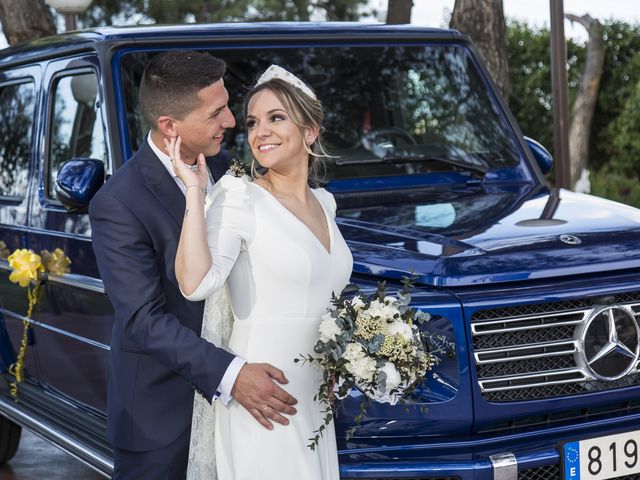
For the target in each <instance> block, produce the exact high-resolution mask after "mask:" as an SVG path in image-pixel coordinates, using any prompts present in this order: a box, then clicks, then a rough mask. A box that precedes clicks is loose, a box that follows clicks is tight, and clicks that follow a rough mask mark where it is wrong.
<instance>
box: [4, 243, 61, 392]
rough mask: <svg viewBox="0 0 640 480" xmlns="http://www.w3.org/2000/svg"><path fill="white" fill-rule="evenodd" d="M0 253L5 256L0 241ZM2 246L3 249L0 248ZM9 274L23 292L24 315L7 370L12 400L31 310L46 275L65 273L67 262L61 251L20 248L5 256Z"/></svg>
mask: <svg viewBox="0 0 640 480" xmlns="http://www.w3.org/2000/svg"><path fill="white" fill-rule="evenodd" d="M0 243H2V245H0V251H3V252H4V253H8V251H7V249H6V245H4V242H0ZM3 246H4V248H2V247H3ZM7 261H8V262H9V267H10V268H11V270H12V271H11V274H10V275H9V280H10V281H11V282H13V283H17V284H18V285H20V286H21V287H23V288H26V289H27V300H28V307H27V314H26V315H25V317H24V318H23V321H22V325H23V328H22V338H21V340H20V349H19V351H18V355H17V357H16V361H15V363H13V364H11V365H10V366H9V368H8V371H9V373H10V374H11V375H13V377H14V378H15V381H13V382H11V383H10V384H9V392H10V394H11V396H12V397H13V398H15V399H16V400H17V398H18V384H19V383H20V382H22V381H23V380H24V357H25V354H26V352H27V345H28V343H29V342H28V341H29V332H30V330H31V317H32V315H33V311H34V309H35V307H36V305H37V304H38V301H39V300H40V297H41V296H42V291H43V288H42V287H43V285H44V282H46V280H47V278H48V277H49V274H56V275H62V274H64V273H68V272H69V265H71V260H69V257H67V256H66V255H65V253H64V251H63V250H62V249H60V248H56V249H55V250H54V251H53V253H51V252H49V251H48V250H43V251H41V252H40V255H38V254H37V253H35V252H34V251H33V250H29V249H26V248H20V249H17V250H15V251H14V252H13V253H12V254H11V255H9V256H8V257H7Z"/></svg>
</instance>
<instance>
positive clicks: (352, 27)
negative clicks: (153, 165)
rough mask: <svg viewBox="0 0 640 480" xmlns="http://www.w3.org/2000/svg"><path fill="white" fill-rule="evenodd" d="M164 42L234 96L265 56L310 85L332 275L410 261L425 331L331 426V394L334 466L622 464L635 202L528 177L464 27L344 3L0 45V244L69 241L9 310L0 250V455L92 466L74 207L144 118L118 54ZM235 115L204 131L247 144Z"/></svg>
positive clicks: (90, 341)
mask: <svg viewBox="0 0 640 480" xmlns="http://www.w3.org/2000/svg"><path fill="white" fill-rule="evenodd" d="M172 48H189V49H196V50H200V51H205V52H209V53H211V54H213V55H215V56H218V57H220V58H223V59H224V60H225V61H226V63H227V75H226V77H225V84H226V86H227V88H228V90H229V93H230V106H231V109H232V111H234V112H236V113H237V114H239V112H241V103H242V99H243V96H244V94H245V92H246V90H247V88H248V87H249V86H251V85H252V84H253V83H254V81H255V77H256V74H257V73H258V72H261V71H263V70H264V69H265V68H266V67H267V66H269V65H270V64H273V63H275V64H278V65H281V66H283V67H285V68H287V69H288V70H291V71H292V72H294V73H295V74H297V75H300V77H301V78H303V79H304V80H305V81H306V82H307V83H309V84H310V85H311V86H312V87H313V88H314V90H315V91H316V92H317V94H318V96H319V98H320V99H321V100H322V101H323V103H324V105H325V110H326V125H325V127H326V133H325V135H326V139H327V144H328V146H329V150H330V151H331V153H332V154H333V156H334V157H333V158H331V159H329V161H328V162H327V171H326V181H327V185H328V188H329V190H331V191H332V192H333V193H334V194H335V196H336V199H337V202H338V218H337V222H338V225H339V227H340V229H341V231H342V233H343V235H344V237H345V238H346V240H347V242H348V244H349V246H350V248H351V250H352V252H353V256H354V271H353V276H352V282H353V283H354V284H356V285H358V286H359V287H360V289H361V291H363V292H368V291H371V290H373V289H375V288H376V285H377V282H378V281H380V280H385V281H386V283H387V287H388V288H389V289H390V290H391V291H393V290H394V289H397V288H400V287H401V280H402V278H403V277H404V276H407V275H409V274H411V272H413V274H414V275H415V277H416V289H415V291H414V293H413V297H412V298H413V304H414V305H415V306H416V307H418V308H421V309H422V310H424V311H427V312H429V313H430V314H431V320H430V321H429V322H428V323H427V324H426V325H425V328H427V329H428V330H429V332H430V333H431V334H433V335H434V338H435V337H437V338H439V339H440V340H441V341H442V342H443V343H442V344H443V345H446V346H447V348H445V350H444V353H443V354H442V355H441V358H440V362H439V364H438V365H437V366H436V367H435V368H434V369H433V371H432V372H430V373H429V375H428V378H427V380H426V381H425V382H424V383H423V384H422V385H421V386H420V388H419V389H418V390H417V391H416V393H415V398H414V402H415V403H416V404H417V405H415V406H409V407H404V406H401V405H400V406H389V405H381V404H374V403H371V404H370V405H369V408H368V410H367V414H366V417H365V418H364V419H363V421H362V422H361V423H360V424H359V425H358V426H357V428H356V429H355V432H354V435H353V436H351V437H350V438H348V439H347V438H346V435H345V433H346V432H347V430H349V428H350V427H351V426H352V425H353V422H354V417H355V416H356V415H357V414H358V408H359V403H360V400H361V393H360V392H357V391H354V392H352V393H351V395H350V397H349V398H348V399H347V400H346V402H345V404H344V407H343V408H342V409H341V410H340V411H339V416H338V419H337V434H338V437H339V438H338V441H339V448H340V463H341V474H342V477H343V478H345V479H349V478H352V479H353V478H368V479H400V478H405V479H421V480H425V479H430V480H454V479H456V480H560V479H562V480H604V479H613V478H616V479H640V458H639V456H640V452H639V443H640V387H639V385H640V371H639V369H638V367H639V362H638V360H639V355H640V328H639V326H638V321H639V320H640V211H638V210H637V209H634V208H631V207H628V206H624V205H621V204H617V203H614V202H611V201H608V200H604V199H601V198H595V197H592V196H589V195H584V194H577V193H573V192H571V191H567V190H558V189H555V188H552V187H551V186H550V185H549V184H548V183H547V181H546V180H545V174H546V173H548V172H549V171H550V170H551V168H552V158H551V156H550V155H549V153H548V152H547V151H546V150H545V149H544V147H542V146H541V145H540V144H538V143H536V142H535V141H534V140H531V139H528V138H526V137H524V136H523V134H522V132H520V130H519V128H518V126H517V124H516V122H515V121H514V119H513V117H512V115H511V113H510V112H509V109H508V107H507V105H506V104H505V103H504V101H503V100H502V99H501V98H500V97H499V95H498V94H497V92H496V89H495V86H494V85H493V83H492V81H491V79H490V78H489V76H488V74H487V72H486V71H485V69H484V68H483V66H482V63H481V61H480V59H479V58H478V55H477V53H476V52H475V51H474V48H473V46H472V45H471V43H470V41H469V39H468V38H467V37H465V36H464V35H460V34H459V33H458V32H456V31H451V30H436V29H427V28H421V27H413V26H386V25H366V24H355V23H353V24H338V23H335V24H332V23H304V24H301V23H270V24H269V23H268V24H242V23H237V24H218V25H188V26H179V27H178V26H177V27H161V26H153V27H152V26H148V27H135V28H102V29H96V30H87V31H81V32H74V33H69V34H66V35H61V36H57V37H54V38H49V39H45V40H40V41H37V42H35V43H32V44H29V45H22V46H16V47H11V48H9V49H6V50H3V51H1V52H0V116H1V121H0V241H2V242H4V245H3V246H4V247H5V248H4V253H3V256H4V257H5V258H6V254H7V253H10V252H13V251H15V250H16V249H20V248H28V249H31V250H33V251H34V252H40V251H41V250H43V249H47V250H49V251H53V250H54V249H56V248H61V249H62V250H64V252H65V253H66V255H68V257H69V258H70V259H71V262H72V264H71V267H70V272H68V273H63V274H51V275H49V276H48V278H47V280H46V281H45V282H44V283H43V289H44V292H43V296H42V298H41V299H40V301H39V302H38V304H37V306H36V309H35V311H34V312H33V314H32V315H31V317H30V318H26V311H27V306H28V305H27V295H26V291H25V289H24V288H22V287H20V286H19V285H17V284H15V283H13V282H11V281H10V280H9V275H10V273H11V268H10V267H9V263H8V262H7V261H6V259H3V260H0V372H1V373H0V463H2V462H8V461H10V459H11V457H12V456H13V455H14V453H15V452H16V449H17V448H18V444H19V439H20V432H21V428H23V427H24V428H28V429H30V430H32V431H34V432H36V433H37V434H38V435H40V436H41V437H44V438H45V439H47V440H49V441H51V442H52V443H54V444H55V445H57V446H59V447H60V448H62V449H64V450H66V451H67V452H69V453H70V454H71V455H73V456H75V457H77V458H78V459H80V460H81V461H83V462H85V463H87V464H88V465H90V466H91V467H93V468H94V469H95V470H97V471H99V472H101V473H102V474H104V475H105V476H106V477H108V476H110V474H111V472H112V468H113V463H112V459H111V447H110V446H109V444H108V442H107V440H106V436H105V424H106V413H105V412H106V384H107V374H108V372H107V364H108V362H107V358H108V355H109V343H110V336H111V330H112V325H113V310H112V307H111V304H110V303H109V299H108V298H107V296H105V292H104V288H103V284H102V282H101V280H100V277H99V274H98V270H97V267H96V261H95V257H94V253H93V250H92V248H91V227H90V224H89V220H88V215H87V213H86V211H87V205H88V202H89V200H90V199H91V196H92V195H93V194H94V193H95V192H96V191H97V189H99V188H100V186H101V185H103V184H104V182H108V181H109V176H110V175H111V174H112V173H113V172H114V171H115V170H116V169H117V168H118V167H120V166H121V165H122V164H123V163H125V162H126V161H127V159H128V158H129V157H130V156H131V155H132V153H133V152H135V151H136V150H137V149H138V148H139V146H140V145H141V144H142V142H143V141H144V138H145V135H146V132H147V130H148V126H147V125H146V124H145V120H144V118H143V116H142V115H141V112H140V107H139V105H138V86H139V83H140V76H141V73H142V70H143V68H144V66H145V65H146V64H147V62H148V61H149V59H150V58H151V57H153V56H154V55H156V54H157V53H158V52H161V51H165V50H167V49H172ZM241 123H242V122H238V126H237V127H236V128H235V129H234V130H233V131H230V132H228V135H227V137H226V140H225V147H226V148H227V149H228V150H229V151H231V152H232V153H233V155H234V156H235V157H237V158H238V159H240V160H241V161H248V160H249V155H250V152H249V150H248V148H247V145H246V132H245V131H244V129H243V126H242V124H241ZM0 250H2V249H0ZM25 324H26V325H27V326H28V327H29V329H28V335H27V337H26V354H25V357H24V365H25V378H24V380H23V381H22V382H21V383H19V385H18V396H17V399H16V398H14V396H12V395H11V390H12V389H11V386H10V385H11V383H12V382H14V377H13V375H12V373H11V372H14V373H15V369H14V368H11V366H12V365H13V364H15V362H16V356H17V354H18V352H19V350H20V344H21V339H22V336H23V328H24V325H25ZM418 407H426V408H418Z"/></svg>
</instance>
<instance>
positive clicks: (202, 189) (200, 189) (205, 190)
mask: <svg viewBox="0 0 640 480" xmlns="http://www.w3.org/2000/svg"><path fill="white" fill-rule="evenodd" d="M190 188H197V189H198V190H199V191H201V192H202V193H203V194H204V195H205V196H206V195H207V189H206V188H205V187H201V186H200V185H198V184H197V183H194V184H191V185H187V186H186V188H185V194H186V193H187V192H188V191H189V189H190Z"/></svg>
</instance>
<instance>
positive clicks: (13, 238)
mask: <svg viewBox="0 0 640 480" xmlns="http://www.w3.org/2000/svg"><path fill="white" fill-rule="evenodd" d="M40 76H41V69H40V67H39V66H37V65H35V66H26V67H13V68H11V69H10V70H6V71H1V72H0V371H5V372H6V370H7V369H8V367H9V366H10V365H11V364H12V363H13V362H15V360H16V355H17V352H18V349H19V346H20V342H21V339H22V335H23V328H24V326H23V322H24V321H25V317H24V316H25V314H26V312H27V306H28V301H27V290H26V288H23V287H20V286H19V285H17V284H15V283H12V282H11V281H9V275H10V273H11V269H10V268H9V263H8V262H7V256H8V255H9V254H10V253H12V252H14V251H15V250H16V249H19V248H25V247H27V228H28V205H29V192H30V191H31V190H32V189H34V187H35V185H34V184H33V182H32V180H31V179H32V178H33V169H34V168H35V166H34V164H33V157H34V148H35V141H34V138H35V133H36V122H35V118H36V115H37V114H38V112H37V98H38V91H39V88H40ZM31 340H32V338H29V344H31V343H32V342H31ZM24 365H25V371H24V373H25V376H26V378H27V379H30V380H34V379H35V378H36V377H37V366H36V363H35V357H34V356H33V355H26V356H25V364H24Z"/></svg>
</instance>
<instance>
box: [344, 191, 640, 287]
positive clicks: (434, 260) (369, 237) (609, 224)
mask: <svg viewBox="0 0 640 480" xmlns="http://www.w3.org/2000/svg"><path fill="white" fill-rule="evenodd" d="M368 203H369V204H367V201H366V200H363V199H362V198H359V197H354V198H349V196H346V197H344V198H340V199H339V206H340V208H339V211H338V218H337V222H338V225H339V227H340V230H341V232H342V234H343V235H344V237H345V239H346V240H347V242H348V243H349V246H350V248H351V249H352V252H353V256H354V270H355V271H356V272H362V273H370V274H375V275H378V276H382V277H387V278H400V277H402V276H405V275H407V274H408V273H410V272H414V273H415V274H416V275H418V281H419V282H420V283H423V284H429V285H433V286H451V287H454V286H465V285H474V284H482V283H489V282H491V283H496V282H513V281H521V280H527V279H538V278H545V277H552V276H567V275H577V274H587V273H594V272H600V271H604V270H612V269H631V268H638V267H640V210H638V209H635V208H632V207H629V206H626V205H622V204H619V203H615V202H612V201H609V200H604V199H601V198H597V197H593V196H590V195H585V194H578V193H574V192H571V191H566V190H552V191H550V190H548V189H543V190H539V191H537V192H531V191H529V192H526V191H525V192H523V191H519V190H518V189H513V190H508V189H500V188H494V189H493V190H490V189H486V188H485V190H483V191H480V192H475V193H474V192H471V193H470V192H465V191H462V192H460V193H455V192H446V193H442V192H441V193H434V192H413V193H406V192H404V193H403V195H402V196H400V195H396V196H388V198H386V199H385V198H383V197H378V198H377V199H375V200H374V201H371V199H370V200H369V201H368Z"/></svg>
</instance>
